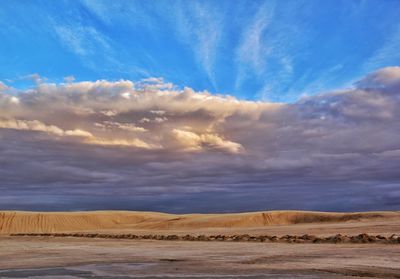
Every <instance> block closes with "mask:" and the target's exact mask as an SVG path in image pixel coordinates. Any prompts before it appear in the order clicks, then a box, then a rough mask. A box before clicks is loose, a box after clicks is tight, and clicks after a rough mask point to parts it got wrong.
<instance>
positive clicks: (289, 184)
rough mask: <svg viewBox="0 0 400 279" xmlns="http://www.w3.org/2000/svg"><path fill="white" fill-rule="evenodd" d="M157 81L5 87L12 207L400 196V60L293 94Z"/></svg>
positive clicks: (2, 116) (217, 204)
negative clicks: (255, 96) (337, 84)
mask: <svg viewBox="0 0 400 279" xmlns="http://www.w3.org/2000/svg"><path fill="white" fill-rule="evenodd" d="M156 82H157V83H158V84H160V85H161V86H159V87H157V88H146V87H142V86H138V87H137V86H136V84H138V83H139V84H140V83H141V82H132V81H128V80H120V81H115V82H110V81H106V80H100V81H95V82H74V81H70V82H68V83H61V84H53V83H40V84H37V85H36V87H35V88H31V89H29V90H25V91H18V90H17V89H12V92H13V93H12V94H11V93H10V92H11V91H9V90H8V89H7V90H6V91H4V90H3V91H0V92H1V93H0V153H1V154H2V156H0V164H1V166H2V168H1V169H0V176H1V177H2V184H1V185H0V190H1V191H2V193H3V194H2V197H3V198H1V199H0V203H1V204H2V207H3V208H23V209H28V208H30V209H32V205H31V204H29V205H28V204H24V201H23V199H22V200H19V201H18V202H16V203H15V202H14V203H7V200H6V199H7V198H8V199H9V200H13V201H15V197H18V196H19V195H22V193H25V194H29V195H32V199H38V200H40V196H42V197H43V195H45V196H46V197H48V200H47V203H46V208H49V209H51V208H53V209H54V208H55V205H54V204H55V203H52V202H51V201H52V200H54V199H55V200H57V201H62V203H57V204H58V205H57V208H58V209H59V206H61V207H62V208H66V209H74V208H75V209H77V208H76V206H78V205H79V206H78V207H79V209H82V208H84V209H99V208H114V209H146V210H164V211H165V210H166V211H171V212H188V211H203V212H206V211H225V210H227V211H240V210H261V209H288V208H289V209H312V210H317V209H318V210H374V209H396V208H397V209H398V207H396V206H398V204H396V203H395V202H393V199H394V198H393V197H396V195H397V194H396V193H397V192H396V191H398V189H399V188H398V187H400V184H399V183H398V181H399V178H400V177H399V173H398V168H399V167H400V159H399V157H398V156H396V154H398V153H399V152H400V144H399V143H400V126H399V125H398V123H399V122H400V112H399V110H398V107H399V105H400V104H399V102H400V88H399V84H400V70H399V67H389V68H384V69H380V70H378V71H376V72H374V73H371V74H369V75H367V76H366V77H365V78H363V79H361V80H360V81H358V82H356V83H355V84H354V86H353V87H351V88H348V89H344V90H339V91H333V92H327V93H324V94H320V95H317V96H312V97H305V98H303V99H301V100H299V101H298V102H296V103H293V104H283V103H282V104H277V103H267V102H253V101H243V100H238V99H236V98H234V97H230V96H221V95H214V94H211V93H209V92H195V91H194V90H192V89H190V88H184V89H182V90H179V89H176V88H175V87H174V86H172V87H171V86H162V84H161V82H162V81H160V80H156ZM15 92H16V93H15ZM127 95H129V98H126V96H127ZM13 98H17V99H18V102H16V101H13V100H14V99H13ZM145 119H146V120H145ZM157 119H161V120H162V121H161V120H157ZM35 162H41V163H40V164H37V163H35ZM39 174H40V175H39ZM100 174H102V175H100ZM17 189H18V191H17ZM94 192H95V193H96V194H95V195H94V194H93V193H94ZM109 193H114V194H113V195H112V196H110V195H109ZM355 197H357V198H355ZM188 201H191V202H190V203H189V202H188ZM222 201H224V202H222ZM225 201H226V202H225ZM206 204H207V205H208V207H206ZM36 209H40V206H39V205H38V208H36Z"/></svg>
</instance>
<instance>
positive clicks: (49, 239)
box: [0, 211, 400, 279]
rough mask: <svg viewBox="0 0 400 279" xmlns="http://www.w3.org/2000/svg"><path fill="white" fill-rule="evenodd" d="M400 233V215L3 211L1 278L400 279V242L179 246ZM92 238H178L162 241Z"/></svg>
mask: <svg viewBox="0 0 400 279" xmlns="http://www.w3.org/2000/svg"><path fill="white" fill-rule="evenodd" d="M399 232H400V212H365V213H325V212H302V211H271V212H268V211H266V212H252V213H240V214H185V215H174V214H164V213H153V212H128V211H93V212H69V213H66V212H48V213H42V212H21V211H2V212H0V278H26V277H29V278H115V277H119V278H247V279H249V278H400V265H399V262H400V242H399V243H398V242H393V243H392V242H380V241H374V242H368V241H367V242H363V243H349V242H339V243H337V242H329V243H324V242H322V243H320V242H317V243H313V242H297V243H287V242H285V241H283V242H279V241H278V242H276V243H275V242H271V241H265V242H258V241H244V242H243V241H238V242H236V241H218V240H216V239H215V240H214V241H181V240H182V239H184V236H185V235H191V236H199V235H208V236H213V235H216V234H221V235H233V234H248V235H250V236H263V235H275V236H281V237H282V238H285V236H286V235H294V236H296V235H297V236H301V235H304V234H313V235H315V236H319V237H323V236H327V235H328V236H331V235H336V234H346V235H353V236H354V235H357V234H364V233H368V234H370V235H383V236H386V239H389V237H390V236H391V235H396V237H395V238H396V239H397V238H399ZM18 234H22V235H23V236H18ZM28 234H36V235H35V236H29V235H28ZM74 234H77V235H78V237H74V236H72V235H74ZM89 234H95V235H97V236H98V235H99V234H102V235H106V236H107V235H113V236H119V235H125V236H126V235H127V234H128V235H132V234H135V235H145V234H151V235H178V236H181V237H180V238H178V239H177V240H176V239H175V240H173V241H159V240H149V239H140V240H138V239H126V238H107V237H106V238H101V237H91V236H89ZM55 236H56V237H55ZM87 236H89V237H87ZM392 237H393V236H392ZM333 243H336V244H333Z"/></svg>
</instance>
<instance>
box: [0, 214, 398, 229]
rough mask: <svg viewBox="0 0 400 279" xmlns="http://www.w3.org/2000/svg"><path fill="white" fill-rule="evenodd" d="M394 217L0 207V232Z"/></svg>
mask: <svg viewBox="0 0 400 279" xmlns="http://www.w3.org/2000/svg"><path fill="white" fill-rule="evenodd" d="M398 218H400V212H394V211H393V212H360V213H328V212H312V211H265V212H248V213H229V214H166V213H158V212H138V211H88V212H26V211H0V234H11V233H57V232H80V231H102V230H129V229H132V230H135V229H143V230H160V229H162V230H169V229H198V228H249V227H264V226H273V225H292V224H305V223H329V222H347V221H360V222H361V221H365V220H371V219H374V220H376V219H385V220H386V219H398Z"/></svg>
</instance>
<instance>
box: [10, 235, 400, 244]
mask: <svg viewBox="0 0 400 279" xmlns="http://www.w3.org/2000/svg"><path fill="white" fill-rule="evenodd" d="M10 236H35V237H83V238H111V239H136V240H140V239H152V240H180V241H237V242H277V243H384V244H400V235H396V234H393V235H392V236H390V237H385V236H382V235H368V234H366V233H363V234H359V235H354V236H347V235H341V234H337V235H334V236H328V237H319V236H315V235H308V234H305V235H301V236H297V235H284V236H280V237H278V236H270V235H259V236H250V235H248V234H241V235H209V236H206V235H195V236H194V235H158V234H147V235H135V234H102V233H98V234H97V233H17V234H11V235H10Z"/></svg>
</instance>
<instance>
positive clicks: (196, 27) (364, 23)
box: [0, 0, 400, 102]
mask: <svg viewBox="0 0 400 279" xmlns="http://www.w3.org/2000/svg"><path fill="white" fill-rule="evenodd" d="M399 18H400V2H399V1H390V0H370V1H350V0H345V1H339V0H334V1H333V0H332V1H331V0H326V1H322V0H319V1H312V0H308V1H299V0H297V1H193V0H191V1H118V0H117V1H100V0H97V1H94V0H93V1H92V0H88V1H61V0H60V1H39V0H36V1H30V0H29V1H28V0H15V1H2V2H1V4H0V25H1V28H0V38H1V44H0V54H1V55H0V80H2V81H3V82H4V83H7V84H9V85H11V86H13V87H26V86H28V85H29V82H28V81H27V80H26V78H24V77H26V76H28V75H31V74H33V73H37V74H39V75H40V76H42V77H46V78H48V81H55V82H61V81H62V80H63V78H64V77H66V76H73V77H74V78H75V79H76V80H77V81H80V80H98V79H106V80H119V79H129V80H133V81H136V80H140V79H143V78H148V77H162V78H164V79H165V80H166V81H169V82H172V83H174V84H176V85H177V86H179V87H182V88H183V87H184V86H189V87H191V88H193V89H195V90H208V91H210V92H212V93H221V94H229V95H234V96H236V97H238V98H240V99H249V100H266V101H274V102H293V101H296V100H298V99H299V98H300V97H301V96H304V95H314V94H316V93H318V92H321V91H327V90H332V89H335V88H343V87H347V86H350V85H351V84H352V83H353V82H354V81H355V80H357V79H358V78H360V77H362V76H364V75H365V74H367V73H369V72H371V71H374V70H376V69H378V68H381V67H385V66H392V65H398V64H400V51H398V49H399V46H400V20H399Z"/></svg>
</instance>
